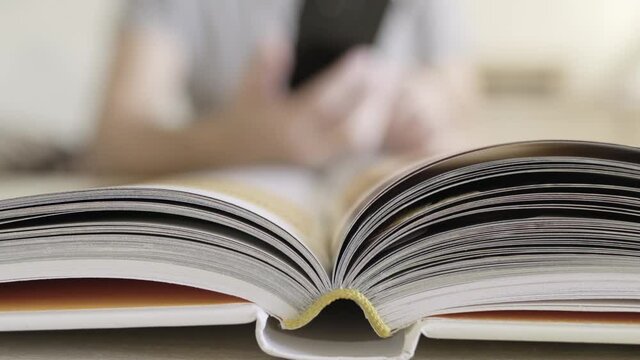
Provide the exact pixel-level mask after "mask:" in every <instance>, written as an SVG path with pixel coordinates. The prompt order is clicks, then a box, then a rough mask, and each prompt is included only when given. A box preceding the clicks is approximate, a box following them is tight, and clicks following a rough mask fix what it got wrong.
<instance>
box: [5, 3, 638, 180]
mask: <svg viewBox="0 0 640 360" xmlns="http://www.w3.org/2000/svg"><path fill="white" fill-rule="evenodd" d="M451 1H457V5H458V6H459V8H460V9H461V11H462V12H463V13H464V14H463V15H464V18H465V19H466V21H467V23H468V37H469V39H468V41H469V43H470V45H471V46H470V49H471V50H470V54H469V59H468V60H469V62H470V63H471V64H472V66H473V71H474V72H475V74H476V75H477V78H478V87H479V91H480V97H479V105H478V107H477V109H476V110H475V111H474V113H473V114H470V115H468V119H466V120H465V131H467V132H468V133H469V134H470V136H469V137H468V138H469V141H470V143H471V144H470V145H476V144H477V145H480V144H487V143H494V142H503V141H513V140H521V139H536V138H569V139H588V140H601V141H609V142H618V143H623V144H630V145H636V146H638V145H640V1H636V0H616V1H610V0H451ZM123 4H124V3H123V2H122V1H113V0H55V1H54V0H20V1H19V0H3V1H2V2H0V154H1V151H2V150H1V149H2V148H3V147H8V146H9V145H10V144H11V143H12V142H15V141H16V140H15V139H21V140H20V141H24V142H25V143H26V144H27V145H25V146H33V149H34V150H33V151H34V152H35V151H36V149H37V148H38V146H40V147H45V148H47V147H49V146H53V147H54V148H56V149H58V150H60V151H63V152H65V151H74V149H79V148H81V147H82V146H84V145H85V144H86V143H87V142H88V141H89V139H90V138H91V136H92V134H93V132H94V131H95V126H96V123H97V117H98V114H99V113H100V110H101V105H102V101H103V95H104V92H105V89H106V82H107V80H108V78H109V74H108V73H109V68H110V67H109V65H110V63H111V61H112V59H113V55H114V54H113V52H114V47H115V43H116V35H117V31H116V30H117V24H118V19H119V17H120V16H121V15H122V12H123ZM25 139H26V140H25ZM12 146H16V145H15V144H13V145H12ZM5 156H6V155H5ZM0 171H1V170H0Z"/></svg>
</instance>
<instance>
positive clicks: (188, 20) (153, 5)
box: [121, 0, 199, 42]
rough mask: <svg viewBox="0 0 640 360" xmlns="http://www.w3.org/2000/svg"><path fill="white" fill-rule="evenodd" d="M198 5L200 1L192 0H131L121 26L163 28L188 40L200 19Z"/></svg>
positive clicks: (136, 28) (180, 38) (125, 28)
mask: <svg viewBox="0 0 640 360" xmlns="http://www.w3.org/2000/svg"><path fill="white" fill-rule="evenodd" d="M198 6H199V1H191V0H190V1H175V0H130V1H127V2H126V6H125V10H124V16H123V23H122V26H121V28H122V29H124V30H139V29H149V28H151V29H153V30H161V31H163V32H167V33H168V34H170V35H172V36H176V37H178V38H179V40H180V41H184V42H187V41H188V40H189V38H190V35H192V34H191V32H193V30H194V29H193V26H194V24H195V23H196V22H197V20H199V19H198V18H197V16H198Z"/></svg>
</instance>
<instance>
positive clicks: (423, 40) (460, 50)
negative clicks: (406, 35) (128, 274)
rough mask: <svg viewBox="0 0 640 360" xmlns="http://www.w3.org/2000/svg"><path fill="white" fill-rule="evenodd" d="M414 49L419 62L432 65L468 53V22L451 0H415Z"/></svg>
mask: <svg viewBox="0 0 640 360" xmlns="http://www.w3.org/2000/svg"><path fill="white" fill-rule="evenodd" d="M418 6H419V7H420V9H419V15H418V16H419V20H418V26H417V32H418V34H416V35H417V42H418V44H416V45H417V51H418V56H419V58H420V60H421V61H424V62H426V63H428V64H431V65H437V64H441V63H445V62H448V61H451V60H456V59H460V58H463V57H466V56H467V55H468V50H469V39H468V37H467V35H468V34H467V29H466V28H467V25H468V24H467V23H466V21H465V19H464V16H463V13H462V11H461V9H460V7H461V6H460V4H459V2H457V1H454V0H420V1H418Z"/></svg>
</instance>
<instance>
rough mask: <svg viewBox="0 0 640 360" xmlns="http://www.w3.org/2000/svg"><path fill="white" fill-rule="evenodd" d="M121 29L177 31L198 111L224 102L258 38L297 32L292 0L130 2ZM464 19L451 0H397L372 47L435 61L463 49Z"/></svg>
mask: <svg viewBox="0 0 640 360" xmlns="http://www.w3.org/2000/svg"><path fill="white" fill-rule="evenodd" d="M128 4H129V6H128V9H127V13H126V16H125V27H127V28H136V27H155V28H159V29H160V30H162V31H167V32H170V33H171V35H173V36H176V37H178V39H179V41H180V43H181V45H182V46H184V50H185V53H186V54H187V57H188V58H187V59H188V62H189V76H188V80H187V81H188V83H187V84H186V85H187V86H186V88H187V89H188V92H189V94H188V95H189V98H190V101H191V105H192V106H193V109H194V110H195V112H196V113H197V114H203V113H206V112H208V111H210V110H212V109H215V108H216V107H217V106H219V105H220V104H222V103H224V102H225V101H226V100H227V99H228V96H229V94H230V93H232V92H233V90H234V88H235V86H236V84H237V83H238V79H239V78H240V76H241V75H242V72H243V71H244V69H245V67H246V65H247V62H248V60H249V58H250V57H251V55H252V54H253V52H254V49H255V46H256V44H257V42H258V41H259V40H260V39H261V37H263V36H265V35H266V34H270V33H273V32H278V33H283V34H287V35H290V36H291V37H292V38H293V37H295V33H296V20H297V14H298V12H299V10H300V7H301V6H300V5H301V2H300V1H297V0H183V1H177V0H133V1H130V2H129V3H128ZM463 25H464V24H463V22H462V21H461V18H460V13H459V12H458V11H457V9H456V7H455V5H454V2H453V1H451V0H395V1H392V3H391V4H390V6H389V8H388V10H387V13H386V14H385V17H384V19H383V23H382V27H381V29H380V31H379V33H378V38H377V40H376V44H375V48H376V50H377V51H378V52H379V53H381V54H382V55H383V56H385V57H387V58H389V59H390V60H392V61H396V62H400V63H402V64H407V65H410V64H415V63H419V62H421V63H427V64H438V63H440V62H445V61H447V60H449V59H450V58H454V57H455V58H457V57H459V56H460V55H461V54H460V53H461V52H462V51H463V50H464V48H465V46H464V45H465V44H464V40H465V39H464V37H463V31H462V27H463Z"/></svg>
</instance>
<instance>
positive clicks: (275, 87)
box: [239, 36, 292, 101]
mask: <svg viewBox="0 0 640 360" xmlns="http://www.w3.org/2000/svg"><path fill="white" fill-rule="evenodd" d="M291 64H292V52H291V45H290V43H289V42H288V41H287V40H286V39H285V38H283V37H280V36H270V37H267V38H265V39H264V40H262V42H261V43H260V44H259V45H258V47H257V51H256V53H255V55H254V56H253V58H252V60H251V63H250V65H249V68H248V69H247V71H246V72H245V74H244V77H243V81H242V85H241V86H240V90H239V91H240V92H241V93H242V94H243V95H244V96H247V97H251V98H253V99H255V100H260V101H269V100H273V98H276V97H280V96H282V95H283V94H284V93H285V92H286V90H287V81H288V78H289V73H290V72H291Z"/></svg>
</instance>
